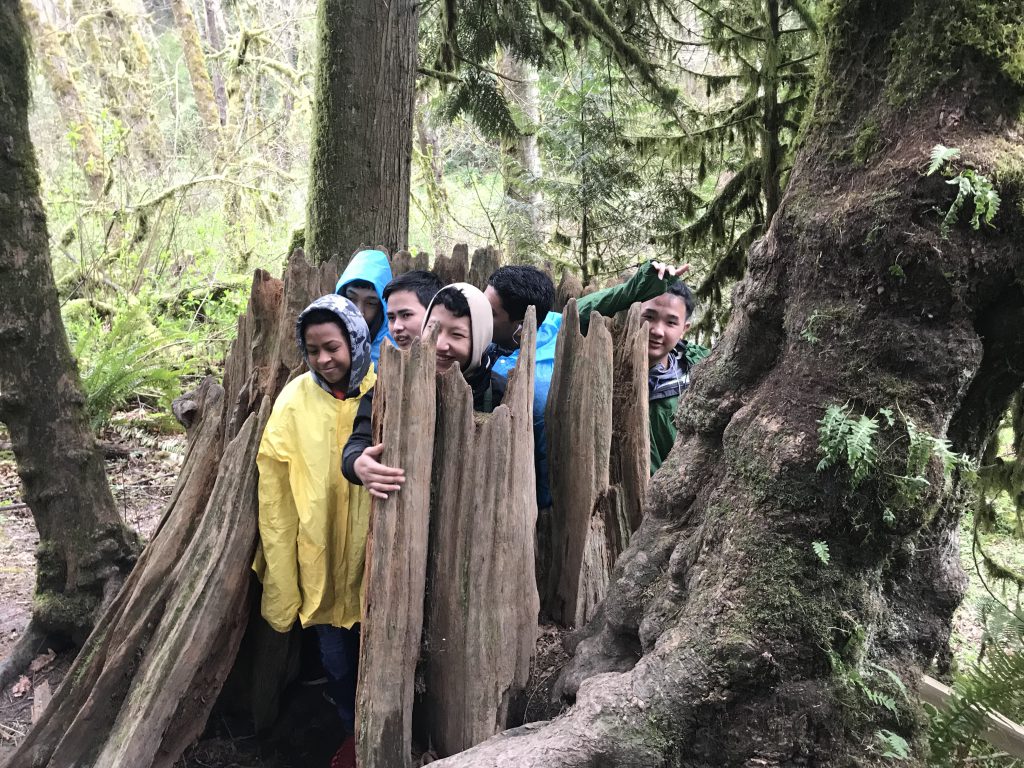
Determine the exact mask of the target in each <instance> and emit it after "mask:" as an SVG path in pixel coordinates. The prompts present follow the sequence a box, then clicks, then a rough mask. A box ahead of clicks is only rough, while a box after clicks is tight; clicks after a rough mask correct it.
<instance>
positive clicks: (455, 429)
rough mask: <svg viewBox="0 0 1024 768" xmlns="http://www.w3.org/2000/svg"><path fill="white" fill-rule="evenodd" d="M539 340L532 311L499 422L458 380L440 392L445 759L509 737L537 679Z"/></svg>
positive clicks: (432, 567) (440, 716) (431, 608)
mask: <svg viewBox="0 0 1024 768" xmlns="http://www.w3.org/2000/svg"><path fill="white" fill-rule="evenodd" d="M535 339H536V317H535V315H534V313H533V310H532V309H531V310H530V311H529V313H528V314H527V319H526V322H525V323H524V331H523V342H522V348H521V352H520V358H519V363H518V365H517V366H516V369H515V370H514V371H513V373H512V375H511V376H510V378H509V385H508V389H507V390H506V393H505V398H504V402H503V404H502V405H501V406H499V407H498V408H497V409H496V410H495V411H494V413H493V414H490V415H481V414H474V412H473V407H472V395H471V392H470V389H469V387H468V385H466V383H465V381H464V380H463V379H462V377H461V376H460V375H459V373H458V371H450V372H449V373H448V374H447V375H445V376H444V377H442V381H441V384H440V393H439V396H438V398H439V399H438V422H437V428H436V435H435V444H434V498H435V507H434V510H433V517H432V520H431V545H430V561H429V566H428V587H427V590H428V592H427V606H428V609H427V616H428V618H427V632H426V647H425V653H426V680H427V690H426V694H425V697H424V698H425V701H424V706H423V712H424V714H425V716H426V717H427V718H428V719H429V730H430V735H431V739H432V745H431V746H432V747H433V748H434V749H435V750H436V751H437V752H438V753H439V754H441V755H450V754H454V753H456V752H460V751H462V750H464V749H467V748H468V747H470V746H472V745H474V744H477V743H479V742H481V741H483V740H485V739H487V738H489V737H490V736H492V735H493V734H495V733H497V732H499V731H501V730H503V729H504V728H506V727H507V726H508V725H509V722H510V719H511V716H512V715H513V714H514V712H515V710H516V708H517V706H518V705H519V700H520V697H521V693H522V691H523V689H524V687H525V685H526V682H527V679H528V677H529V672H530V661H531V658H532V655H533V650H534V644H535V641H536V634H537V614H538V610H539V598H538V595H537V587H536V579H535V575H534V570H533V567H532V563H533V561H534V553H533V545H534V544H533V540H534V529H535V526H536V516H537V507H536V499H535V493H536V481H535V477H534V468H533V467H534V463H533V417H532V403H533V367H534V361H535Z"/></svg>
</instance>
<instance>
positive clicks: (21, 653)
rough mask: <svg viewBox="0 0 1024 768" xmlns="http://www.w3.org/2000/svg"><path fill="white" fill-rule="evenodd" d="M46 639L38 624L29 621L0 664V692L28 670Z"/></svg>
mask: <svg viewBox="0 0 1024 768" xmlns="http://www.w3.org/2000/svg"><path fill="white" fill-rule="evenodd" d="M48 639H49V635H47V634H46V632H44V631H43V630H42V629H41V628H40V626H39V623H38V622H37V621H36V620H35V619H34V618H33V619H32V620H30V621H29V623H28V626H27V627H25V631H24V632H23V633H22V635H21V637H20V638H18V642H17V643H15V644H14V648H12V649H11V652H10V653H9V654H7V658H5V659H4V660H3V661H2V662H0V690H3V689H4V688H6V687H7V686H8V685H10V684H11V683H12V682H13V681H14V680H15V679H17V677H18V675H20V674H21V673H22V672H24V671H25V670H26V669H27V668H28V665H29V664H30V663H31V661H32V659H34V658H35V657H36V656H37V655H38V654H39V653H40V652H41V651H42V650H43V648H44V647H45V646H46V641H47V640H48Z"/></svg>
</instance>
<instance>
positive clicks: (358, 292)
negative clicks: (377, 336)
mask: <svg viewBox="0 0 1024 768" xmlns="http://www.w3.org/2000/svg"><path fill="white" fill-rule="evenodd" d="M345 298H346V299H348V300H349V301H351V302H352V303H353V304H355V305H356V309H358V310H359V313H360V314H361V315H362V316H363V319H364V320H365V321H366V324H367V325H368V326H370V328H371V329H372V328H373V327H374V323H375V322H376V320H377V318H378V317H380V296H378V295H377V289H376V288H374V287H373V286H372V285H370V284H369V283H367V282H365V281H363V280H356V281H355V282H352V283H349V284H348V285H346V286H345Z"/></svg>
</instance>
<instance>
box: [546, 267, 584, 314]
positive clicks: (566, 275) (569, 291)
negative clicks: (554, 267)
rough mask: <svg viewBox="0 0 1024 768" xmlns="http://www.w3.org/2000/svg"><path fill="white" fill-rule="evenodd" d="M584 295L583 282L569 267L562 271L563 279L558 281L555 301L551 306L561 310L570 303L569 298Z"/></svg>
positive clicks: (557, 310) (558, 310)
mask: <svg viewBox="0 0 1024 768" xmlns="http://www.w3.org/2000/svg"><path fill="white" fill-rule="evenodd" d="M582 295H583V283H581V282H580V279H579V277H577V276H576V274H575V273H574V272H570V271H569V270H568V269H567V270H565V271H564V272H563V273H562V279H561V280H559V281H558V287H557V288H556V289H555V303H554V305H553V306H552V307H551V308H552V309H553V310H555V311H556V312H561V311H562V310H563V309H565V305H566V304H568V303H569V299H578V298H579V297H580V296H582Z"/></svg>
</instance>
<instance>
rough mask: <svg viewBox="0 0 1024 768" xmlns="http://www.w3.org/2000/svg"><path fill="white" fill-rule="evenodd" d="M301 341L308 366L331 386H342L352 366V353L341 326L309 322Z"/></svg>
mask: <svg viewBox="0 0 1024 768" xmlns="http://www.w3.org/2000/svg"><path fill="white" fill-rule="evenodd" d="M303 341H304V342H305V344H306V359H307V360H308V361H309V367H310V368H312V369H313V370H314V371H315V372H316V373H317V374H318V375H319V376H320V378H322V379H323V380H324V381H326V382H327V383H328V384H330V385H331V386H332V387H339V388H340V387H343V386H344V385H345V382H346V381H348V375H349V371H350V370H351V368H352V354H351V352H349V348H348V340H347V339H346V338H345V334H343V333H342V332H341V326H339V325H338V324H337V323H316V324H310V325H308V326H306V330H305V333H304V334H303Z"/></svg>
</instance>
